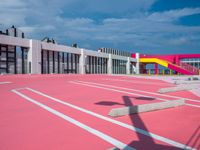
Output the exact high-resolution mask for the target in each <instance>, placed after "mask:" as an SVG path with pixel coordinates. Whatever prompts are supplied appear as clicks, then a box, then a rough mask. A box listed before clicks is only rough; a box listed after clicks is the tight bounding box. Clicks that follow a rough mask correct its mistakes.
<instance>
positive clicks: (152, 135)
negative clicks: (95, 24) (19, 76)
mask: <svg viewBox="0 0 200 150" xmlns="http://www.w3.org/2000/svg"><path fill="white" fill-rule="evenodd" d="M26 89H28V90H30V91H32V92H34V93H36V94H39V95H42V96H44V97H47V98H49V99H51V100H53V101H55V102H58V103H61V104H63V105H66V106H68V107H71V108H74V109H76V110H79V111H81V112H84V113H86V114H89V115H91V116H94V117H97V118H100V119H102V120H105V121H108V122H111V123H113V124H116V125H119V126H121V127H124V128H127V129H129V130H132V131H135V132H138V133H140V134H143V135H146V136H149V137H152V138H154V139H156V140H159V141H162V142H164V143H167V144H169V145H173V146H175V147H179V148H188V149H193V148H191V147H189V146H187V145H184V144H182V143H179V142H176V141H173V140H171V139H168V138H165V137H162V136H159V135H157V134H154V133H151V132H148V131H145V130H142V129H140V128H136V127H134V126H132V125H128V124H126V123H123V122H120V121H117V120H114V119H111V118H108V117H105V116H103V115H100V114H97V113H95V112H92V111H89V110H87V109H84V108H81V107H78V106H76V105H73V104H70V103H67V102H63V101H61V100H59V99H57V98H54V97H51V96H49V95H47V94H44V93H42V92H39V91H36V90H34V89H31V88H26Z"/></svg>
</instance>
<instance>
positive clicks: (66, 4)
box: [0, 0, 200, 54]
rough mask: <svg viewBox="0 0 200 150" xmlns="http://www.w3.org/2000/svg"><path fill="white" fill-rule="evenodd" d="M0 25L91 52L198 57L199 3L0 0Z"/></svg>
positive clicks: (171, 0)
mask: <svg viewBox="0 0 200 150" xmlns="http://www.w3.org/2000/svg"><path fill="white" fill-rule="evenodd" d="M0 24H1V25H0V27H1V28H5V27H8V26H11V25H13V24H14V25H16V26H17V27H20V29H21V30H23V31H24V32H25V35H26V36H27V37H29V38H35V39H42V38H43V37H45V36H48V37H51V38H54V39H56V40H57V42H58V43H61V44H66V45H71V44H72V43H78V46H79V47H82V48H87V49H91V50H97V49H98V48H100V47H109V48H115V49H121V50H126V51H131V52H140V53H149V54H166V53H170V54H173V53H200V0H0Z"/></svg>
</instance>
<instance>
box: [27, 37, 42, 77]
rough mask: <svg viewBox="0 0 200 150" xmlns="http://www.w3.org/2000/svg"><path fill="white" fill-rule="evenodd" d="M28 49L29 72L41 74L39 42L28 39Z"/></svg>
mask: <svg viewBox="0 0 200 150" xmlns="http://www.w3.org/2000/svg"><path fill="white" fill-rule="evenodd" d="M29 44H30V46H29V47H30V48H29V51H28V70H29V69H30V70H29V73H31V74H41V42H40V41H37V40H30V42H29Z"/></svg>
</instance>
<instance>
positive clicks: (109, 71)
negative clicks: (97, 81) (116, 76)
mask: <svg viewBox="0 0 200 150" xmlns="http://www.w3.org/2000/svg"><path fill="white" fill-rule="evenodd" d="M107 65H108V74H112V67H113V66H112V55H111V54H108V64H107Z"/></svg>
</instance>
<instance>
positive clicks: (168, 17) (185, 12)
mask: <svg viewBox="0 0 200 150" xmlns="http://www.w3.org/2000/svg"><path fill="white" fill-rule="evenodd" d="M194 14H200V8H183V9H178V10H169V11H165V12H155V13H153V14H151V15H150V16H148V19H149V20H153V21H161V22H163V21H168V22H171V21H174V20H177V19H179V18H181V17H184V16H189V15H194Z"/></svg>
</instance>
